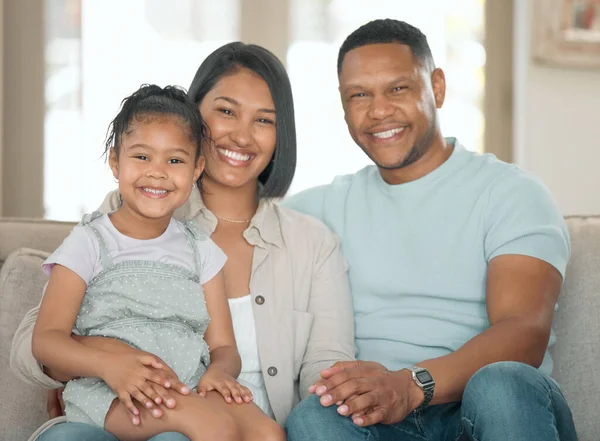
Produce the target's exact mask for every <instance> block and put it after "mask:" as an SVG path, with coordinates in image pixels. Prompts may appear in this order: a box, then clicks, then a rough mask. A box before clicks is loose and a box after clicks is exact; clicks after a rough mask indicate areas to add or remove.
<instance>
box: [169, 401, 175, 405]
mask: <svg viewBox="0 0 600 441" xmlns="http://www.w3.org/2000/svg"><path fill="white" fill-rule="evenodd" d="M167 405H168V406H175V400H167Z"/></svg>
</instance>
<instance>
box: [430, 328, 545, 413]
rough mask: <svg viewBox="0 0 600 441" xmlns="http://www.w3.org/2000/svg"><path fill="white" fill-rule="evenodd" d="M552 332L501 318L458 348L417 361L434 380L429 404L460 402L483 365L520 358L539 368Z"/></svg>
mask: <svg viewBox="0 0 600 441" xmlns="http://www.w3.org/2000/svg"><path fill="white" fill-rule="evenodd" d="M549 336H550V332H549V331H547V330H543V329H541V328H540V327H538V326H535V325H533V324H531V323H529V322H527V321H525V320H523V319H520V318H508V319H505V320H503V321H500V322H498V323H496V324H494V325H493V326H491V327H490V328H488V329H486V330H485V331H484V332H482V333H481V334H479V335H477V336H476V337H474V338H473V339H471V340H469V341H468V342H467V343H465V344H464V345H463V346H462V347H461V348H460V349H459V350H458V351H456V352H453V353H452V354H448V355H445V356H443V357H439V358H434V359H431V360H426V361H423V362H422V363H418V365H419V366H422V367H424V368H426V369H428V370H429V372H430V373H431V375H432V376H433V378H434V379H435V393H434V396H433V400H432V401H431V403H430V404H442V403H449V402H453V401H460V400H461V398H462V394H463V391H464V389H465V386H466V385H467V382H468V381H469V379H470V378H471V377H472V376H473V374H475V372H477V371H478V370H479V369H481V368H482V367H484V366H487V365H488V364H491V363H495V362H498V361H518V362H522V363H526V364H529V365H531V366H533V367H536V368H537V367H539V366H540V364H541V363H542V360H543V358H544V354H545V351H546V347H547V345H548V339H549Z"/></svg>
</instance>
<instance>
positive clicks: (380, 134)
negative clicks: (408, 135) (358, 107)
mask: <svg viewBox="0 0 600 441" xmlns="http://www.w3.org/2000/svg"><path fill="white" fill-rule="evenodd" d="M402 130H404V127H400V128H398V129H392V130H386V131H385V132H378V133H373V136H374V137H375V138H379V139H385V138H391V137H392V136H394V135H396V134H397V133H400V132H401V131H402Z"/></svg>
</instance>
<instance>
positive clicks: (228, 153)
mask: <svg viewBox="0 0 600 441" xmlns="http://www.w3.org/2000/svg"><path fill="white" fill-rule="evenodd" d="M217 150H218V151H219V153H221V154H222V155H224V156H227V157H228V158H231V159H233V160H235V161H248V160H250V155H244V154H242V153H236V152H232V151H231V150H226V149H217Z"/></svg>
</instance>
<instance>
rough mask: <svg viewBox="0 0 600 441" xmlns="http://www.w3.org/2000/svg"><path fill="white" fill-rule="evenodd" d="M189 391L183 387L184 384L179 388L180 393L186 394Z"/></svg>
mask: <svg viewBox="0 0 600 441" xmlns="http://www.w3.org/2000/svg"><path fill="white" fill-rule="evenodd" d="M189 391H190V390H189V389H188V388H187V387H185V386H183V387H182V388H181V393H182V394H187V393H188V392H189Z"/></svg>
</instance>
